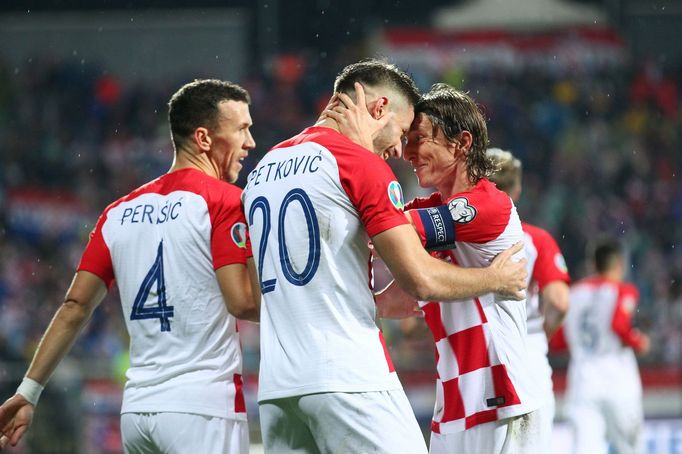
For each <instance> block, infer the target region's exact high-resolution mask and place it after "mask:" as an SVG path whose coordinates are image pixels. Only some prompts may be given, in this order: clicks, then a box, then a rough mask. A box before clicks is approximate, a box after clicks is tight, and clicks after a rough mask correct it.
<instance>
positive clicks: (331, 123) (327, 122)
mask: <svg viewBox="0 0 682 454" xmlns="http://www.w3.org/2000/svg"><path fill="white" fill-rule="evenodd" d="M314 126H318V127H322V128H330V129H333V130H334V131H337V132H340V130H339V125H338V123H336V120H334V119H332V118H323V117H320V118H318V119H317V121H316V122H315V125H314Z"/></svg>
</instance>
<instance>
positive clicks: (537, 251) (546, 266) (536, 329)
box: [486, 148, 570, 453]
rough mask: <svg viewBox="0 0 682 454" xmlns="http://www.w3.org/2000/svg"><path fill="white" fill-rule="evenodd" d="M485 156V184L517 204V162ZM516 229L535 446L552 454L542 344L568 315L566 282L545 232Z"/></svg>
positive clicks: (548, 375)
mask: <svg viewBox="0 0 682 454" xmlns="http://www.w3.org/2000/svg"><path fill="white" fill-rule="evenodd" d="M486 153H487V155H488V157H489V158H490V159H491V160H492V161H493V164H494V166H495V171H494V172H493V173H492V174H491V175H490V181H492V182H493V183H495V185H496V186H497V189H499V190H501V191H504V192H506V193H507V194H509V196H510V197H511V199H512V201H514V203H518V200H519V197H520V195H521V176H522V166H521V161H519V160H518V159H516V158H515V157H514V156H513V155H512V154H511V153H510V152H508V151H503V150H500V149H499V148H489V149H488V151H487V152H486ZM521 227H522V228H523V233H524V243H523V244H524V249H525V252H526V258H527V259H528V278H529V283H528V289H527V290H526V292H527V297H526V312H527V313H526V317H527V324H528V337H527V339H526V346H527V348H528V359H529V361H530V363H531V368H532V370H533V373H534V374H536V377H537V379H538V382H539V384H540V385H541V386H542V393H543V401H544V404H543V405H542V406H541V407H540V408H539V409H538V415H539V417H540V420H541V426H540V429H541V430H540V436H541V440H540V442H539V443H541V445H540V446H541V447H542V450H541V452H546V453H549V452H552V445H551V442H552V426H553V420H554V409H555V402H554V390H553V383H552V367H551V366H550V365H549V361H548V359H547V351H548V347H547V340H548V339H551V337H552V336H553V335H554V333H555V332H556V330H557V329H559V326H561V323H562V321H563V319H564V317H565V316H566V312H567V311H568V306H569V302H568V294H569V289H568V284H569V282H570V277H569V275H568V270H567V268H566V262H565V260H564V257H563V255H562V254H561V251H560V250H559V246H558V245H557V243H556V241H554V238H552V236H551V235H550V234H549V232H547V231H546V230H544V229H542V228H540V227H537V226H535V225H531V224H528V223H526V222H522V223H521Z"/></svg>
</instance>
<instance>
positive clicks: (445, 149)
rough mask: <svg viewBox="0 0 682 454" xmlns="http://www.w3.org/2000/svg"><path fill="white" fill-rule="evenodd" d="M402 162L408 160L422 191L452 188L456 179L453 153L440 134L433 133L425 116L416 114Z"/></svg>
mask: <svg viewBox="0 0 682 454" xmlns="http://www.w3.org/2000/svg"><path fill="white" fill-rule="evenodd" d="M403 157H404V159H405V160H406V161H409V162H410V164H412V167H413V168H414V172H415V174H416V175H417V179H418V180H419V186H421V187H423V188H438V189H439V190H441V191H442V189H441V188H445V187H448V186H452V183H453V182H454V180H455V178H456V164H457V161H456V159H455V151H454V149H453V147H452V146H451V145H450V144H449V143H448V141H447V139H446V138H445V135H444V134H443V131H441V129H440V128H437V130H436V135H435V136H434V134H433V123H432V122H431V119H429V117H428V115H426V114H424V113H419V114H417V116H416V118H415V119H414V121H413V122H412V125H411V127H410V130H409V132H408V134H407V145H406V146H405V153H404V156H403Z"/></svg>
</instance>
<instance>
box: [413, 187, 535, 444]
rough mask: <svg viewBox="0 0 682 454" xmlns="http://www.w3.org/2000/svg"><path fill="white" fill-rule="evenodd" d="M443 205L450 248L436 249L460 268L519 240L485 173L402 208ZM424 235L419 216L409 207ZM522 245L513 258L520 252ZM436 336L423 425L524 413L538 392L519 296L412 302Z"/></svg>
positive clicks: (455, 425)
mask: <svg viewBox="0 0 682 454" xmlns="http://www.w3.org/2000/svg"><path fill="white" fill-rule="evenodd" d="M441 204H446V205H448V207H449V209H450V213H451V214H452V219H453V220H452V222H454V224H455V232H456V233H455V237H456V238H455V239H456V247H455V249H451V250H447V251H441V252H439V253H437V255H439V256H441V257H444V258H446V259H448V260H450V261H452V262H453V263H456V264H458V265H460V266H464V267H483V266H487V265H489V264H490V262H491V261H492V259H493V258H494V257H495V256H496V255H497V254H499V253H500V252H502V251H504V250H505V249H508V248H509V247H511V246H512V245H513V244H515V243H516V242H518V241H521V240H522V239H523V232H522V230H521V221H520V220H519V217H518V215H517V213H516V207H514V204H513V203H512V201H511V199H510V198H509V196H507V194H505V193H504V192H502V191H499V190H498V189H497V188H496V187H495V185H494V184H492V183H491V182H490V181H488V180H487V179H482V180H480V181H479V182H478V183H477V184H476V185H475V186H474V187H473V188H471V189H470V190H467V191H465V192H461V193H458V194H455V195H453V196H452V197H450V198H449V199H447V200H442V197H441V195H440V194H439V193H434V194H433V195H432V196H431V197H429V198H425V199H416V200H414V201H413V202H411V203H409V204H408V205H407V206H406V208H407V209H417V208H428V207H435V206H439V205H441ZM410 215H411V217H412V219H413V221H414V222H415V225H416V227H417V230H418V233H420V236H422V239H423V240H424V239H425V236H424V235H425V232H424V229H423V225H422V224H421V220H420V219H421V218H420V216H419V215H417V214H415V212H410ZM523 256H524V253H523V252H520V253H518V254H517V256H516V258H519V259H520V258H522V257H523ZM420 304H421V305H422V309H423V310H424V314H425V319H426V323H427V324H428V326H429V328H430V329H431V332H432V334H433V337H434V341H435V342H436V360H437V366H436V367H437V371H438V380H437V383H436V386H437V388H436V406H435V411H434V416H433V422H432V424H431V430H432V431H434V432H437V433H452V432H458V431H462V430H466V429H470V428H472V427H474V426H476V425H478V424H482V423H486V422H491V421H496V420H499V419H503V418H508V417H512V416H517V415H521V414H525V413H528V412H530V411H533V410H535V409H537V408H538V407H539V402H540V401H539V395H538V391H537V385H536V381H535V379H534V377H533V371H532V370H531V369H530V367H529V363H528V361H527V354H526V336H527V333H526V331H527V329H526V305H525V301H508V300H502V299H500V297H498V296H497V295H494V294H487V295H482V296H481V297H479V298H475V299H472V300H460V301H448V302H429V303H420Z"/></svg>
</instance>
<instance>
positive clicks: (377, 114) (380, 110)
mask: <svg viewBox="0 0 682 454" xmlns="http://www.w3.org/2000/svg"><path fill="white" fill-rule="evenodd" d="M368 109H369V113H370V115H371V116H372V118H374V119H375V120H378V119H379V118H381V117H383V116H384V115H386V113H387V112H388V98H387V97H386V96H380V97H378V98H377V99H376V100H374V101H372V103H370V105H369V106H368Z"/></svg>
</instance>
